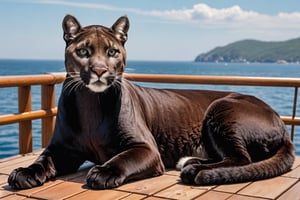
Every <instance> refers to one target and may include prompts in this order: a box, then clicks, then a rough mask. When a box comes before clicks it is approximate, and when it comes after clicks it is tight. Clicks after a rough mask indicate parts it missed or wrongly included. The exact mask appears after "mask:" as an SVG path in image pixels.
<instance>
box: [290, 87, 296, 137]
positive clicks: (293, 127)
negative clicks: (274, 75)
mask: <svg viewBox="0 0 300 200" xmlns="http://www.w3.org/2000/svg"><path fill="white" fill-rule="evenodd" d="M297 99H298V87H295V90H294V103H293V112H292V119H293V120H295V117H296V114H297ZM294 132H295V124H294V123H293V124H292V125H291V139H292V140H294Z"/></svg>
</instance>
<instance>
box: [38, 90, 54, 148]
mask: <svg viewBox="0 0 300 200" xmlns="http://www.w3.org/2000/svg"><path fill="white" fill-rule="evenodd" d="M41 104H42V105H41V107H42V109H43V110H47V111H48V112H50V110H51V108H55V87H54V85H42V102H41ZM54 122H55V118H54V116H50V117H46V118H42V147H46V146H47V145H48V144H49V142H50V139H51V136H52V132H53V130H54Z"/></svg>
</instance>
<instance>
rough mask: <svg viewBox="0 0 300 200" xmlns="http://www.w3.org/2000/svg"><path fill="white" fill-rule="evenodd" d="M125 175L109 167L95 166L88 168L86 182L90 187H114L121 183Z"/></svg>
mask: <svg viewBox="0 0 300 200" xmlns="http://www.w3.org/2000/svg"><path fill="white" fill-rule="evenodd" d="M124 180H125V177H124V176H122V175H121V174H120V173H119V172H118V170H116V169H112V168H110V167H107V166H106V167H104V166H99V165H97V166H95V167H93V168H92V169H90V171H89V173H88V175H87V178H86V182H87V185H88V186H89V187H90V188H92V189H107V188H115V187H118V186H120V185H122V184H123V182H124Z"/></svg>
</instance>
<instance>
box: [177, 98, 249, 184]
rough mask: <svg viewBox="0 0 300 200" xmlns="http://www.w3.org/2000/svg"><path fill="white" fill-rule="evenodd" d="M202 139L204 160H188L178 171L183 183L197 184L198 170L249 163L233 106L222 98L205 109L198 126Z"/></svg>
mask: <svg viewBox="0 0 300 200" xmlns="http://www.w3.org/2000/svg"><path fill="white" fill-rule="evenodd" d="M202 143H203V145H204V147H205V150H206V152H207V154H208V156H209V158H210V159H209V160H208V161H207V162H203V163H201V161H200V162H199V163H197V162H194V163H193V162H191V164H190V165H185V167H184V168H183V169H182V171H181V179H182V181H183V182H184V183H187V184H197V185H198V184H201V179H202V173H201V172H202V171H204V170H205V171H206V170H212V169H214V168H221V167H230V166H238V165H246V164H249V163H251V158H250V155H249V154H248V152H247V148H246V144H244V140H243V138H242V136H241V133H240V130H239V129H238V127H237V121H236V118H235V115H234V108H233V107H232V105H231V104H230V103H228V102H227V101H226V100H224V101H223V100H219V101H217V102H214V103H213V104H212V105H211V106H210V107H209V108H208V110H207V112H206V116H205V119H204V121H203V127H202Z"/></svg>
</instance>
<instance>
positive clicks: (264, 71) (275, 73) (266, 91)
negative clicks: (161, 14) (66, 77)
mask: <svg viewBox="0 0 300 200" xmlns="http://www.w3.org/2000/svg"><path fill="white" fill-rule="evenodd" d="M64 71H65V69H64V62H63V61H61V60H58V61H55V60H0V76H6V75H30V74H43V73H47V72H64ZM126 72H127V73H151V74H187V75H220V76H225V75H230V76H264V77H297V78H299V77H300V65H299V64H284V65H281V64H261V63H249V64H246V63H245V64H241V63H234V64H233V63H198V62H175V61H174V62H172V61H161V62H160V61H128V62H127V69H126ZM137 84H141V85H143V86H146V87H158V88H192V89H210V90H226V91H236V92H241V93H245V94H251V95H255V96H257V97H259V98H261V99H263V100H264V101H265V102H267V103H268V104H270V105H271V106H272V107H273V108H274V109H275V110H276V111H277V112H278V113H279V114H280V115H289V116H291V114H292V105H293V103H292V102H293V94H294V90H293V89H292V88H281V87H274V88H273V87H254V86H244V87H243V86H215V85H189V84H157V83H137ZM60 90H61V85H57V87H56V97H57V98H56V100H57V99H58V97H59V94H60ZM298 99H300V97H299V96H298ZM40 100H41V98H40V87H39V86H34V87H32V103H33V105H32V109H33V110H37V109H40ZM17 106H18V97H17V88H0V115H4V114H11V113H17V112H18V107H17ZM299 106H300V105H299V103H298V113H297V116H299V112H300V111H299ZM40 124H41V121H40V120H34V121H33V149H39V148H41V128H40V126H41V125H40ZM287 128H288V129H290V127H289V126H287ZM294 143H295V145H296V148H297V151H296V153H297V155H300V127H296V129H295V138H294ZM16 154H18V125H17V124H12V125H4V126H0V159H1V158H5V157H9V156H12V155H16Z"/></svg>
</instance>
